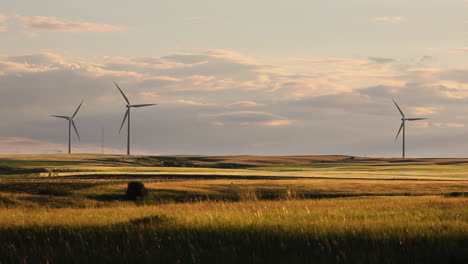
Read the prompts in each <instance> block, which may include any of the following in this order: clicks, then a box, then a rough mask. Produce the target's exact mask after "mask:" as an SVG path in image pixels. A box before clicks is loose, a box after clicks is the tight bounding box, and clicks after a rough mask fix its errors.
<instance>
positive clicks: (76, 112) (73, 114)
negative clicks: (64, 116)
mask: <svg viewBox="0 0 468 264" xmlns="http://www.w3.org/2000/svg"><path fill="white" fill-rule="evenodd" d="M83 101H84V99H83V100H81V103H80V105H79V106H78V108H77V109H76V111H75V113H74V114H73V115H72V117H71V118H72V119H73V118H74V117H75V116H76V114H77V113H78V110H80V108H81V105H82V104H83Z"/></svg>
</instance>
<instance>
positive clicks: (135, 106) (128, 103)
mask: <svg viewBox="0 0 468 264" xmlns="http://www.w3.org/2000/svg"><path fill="white" fill-rule="evenodd" d="M114 84H115V86H117V89H119V91H120V93H121V94H122V96H123V98H124V100H125V102H127V105H126V106H125V107H127V111H125V116H124V119H123V121H122V125H120V129H119V133H120V131H121V130H122V127H123V125H124V123H125V120H127V118H128V120H127V155H130V109H132V108H139V107H145V106H151V105H156V104H136V105H132V104H130V101H129V100H128V98H127V96H125V94H124V92H123V91H122V89H120V87H119V86H118V85H117V83H116V82H114Z"/></svg>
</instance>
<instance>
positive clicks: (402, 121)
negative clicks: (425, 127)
mask: <svg viewBox="0 0 468 264" xmlns="http://www.w3.org/2000/svg"><path fill="white" fill-rule="evenodd" d="M392 101H393V103H395V106H396V107H397V108H398V111H400V114H401V125H400V129H399V130H398V134H397V135H396V137H395V141H396V140H397V139H398V136H399V135H400V132H401V130H402V129H403V154H402V157H403V158H405V136H406V133H405V128H406V121H417V120H424V119H427V118H420V117H418V118H406V117H405V114H403V111H401V109H400V107H399V106H398V104H397V103H396V102H395V100H393V99H392Z"/></svg>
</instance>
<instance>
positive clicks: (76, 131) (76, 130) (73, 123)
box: [71, 120, 81, 141]
mask: <svg viewBox="0 0 468 264" xmlns="http://www.w3.org/2000/svg"><path fill="white" fill-rule="evenodd" d="M71 123H72V125H73V128H74V129H75V133H76V135H77V136H78V140H79V141H81V138H80V134H78V129H76V126H75V122H74V121H73V120H72V121H71Z"/></svg>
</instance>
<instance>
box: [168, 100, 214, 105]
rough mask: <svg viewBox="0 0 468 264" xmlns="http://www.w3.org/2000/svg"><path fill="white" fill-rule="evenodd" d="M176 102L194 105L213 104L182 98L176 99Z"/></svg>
mask: <svg viewBox="0 0 468 264" xmlns="http://www.w3.org/2000/svg"><path fill="white" fill-rule="evenodd" d="M177 103H179V104H186V105H194V106H212V105H213V104H206V103H200V102H195V101H192V100H184V99H180V100H177Z"/></svg>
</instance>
